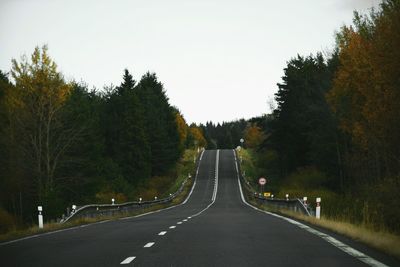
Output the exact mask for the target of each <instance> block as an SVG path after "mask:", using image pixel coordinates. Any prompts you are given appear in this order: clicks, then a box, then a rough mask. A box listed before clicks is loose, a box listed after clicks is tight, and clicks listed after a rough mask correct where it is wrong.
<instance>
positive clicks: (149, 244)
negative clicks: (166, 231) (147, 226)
mask: <svg viewBox="0 0 400 267" xmlns="http://www.w3.org/2000/svg"><path fill="white" fill-rule="evenodd" d="M153 245H154V242H149V243H147V244H146V245H144V248H150V247H152V246H153Z"/></svg>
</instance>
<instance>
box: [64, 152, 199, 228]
mask: <svg viewBox="0 0 400 267" xmlns="http://www.w3.org/2000/svg"><path fill="white" fill-rule="evenodd" d="M199 155H200V154H198V155H197V158H196V164H195V168H197V166H198V164H199ZM189 179H191V178H190V177H187V178H186V179H185V180H184V181H183V182H182V184H181V186H180V187H179V188H178V190H177V191H176V192H174V193H173V194H171V195H169V196H168V197H166V198H162V199H157V200H150V201H131V202H124V203H120V204H89V205H84V206H81V207H77V209H76V210H75V211H73V212H71V214H69V216H67V217H66V218H64V219H61V220H60V223H66V222H68V221H71V220H72V219H78V218H95V217H98V216H113V215H115V214H121V213H122V214H123V213H129V212H131V211H134V210H141V209H144V208H147V207H150V206H154V205H156V204H165V203H169V202H172V200H173V199H174V198H176V197H177V196H178V195H179V194H180V193H181V192H182V190H183V187H184V186H185V184H186V183H187V181H188V180H189Z"/></svg>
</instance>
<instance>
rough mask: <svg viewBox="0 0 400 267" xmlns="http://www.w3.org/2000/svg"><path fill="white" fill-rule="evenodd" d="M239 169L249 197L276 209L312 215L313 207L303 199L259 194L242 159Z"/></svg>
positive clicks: (243, 185) (243, 186) (241, 180)
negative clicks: (249, 178)
mask: <svg viewBox="0 0 400 267" xmlns="http://www.w3.org/2000/svg"><path fill="white" fill-rule="evenodd" d="M235 153H236V158H239V157H238V155H237V151H236V150H235ZM238 170H239V178H240V182H241V184H242V188H244V192H245V193H246V194H245V195H246V198H247V199H251V198H252V199H254V200H256V201H257V203H258V204H261V205H266V206H268V207H271V208H276V209H288V210H292V211H294V212H300V213H302V214H304V215H307V216H312V213H313V211H312V209H311V207H309V206H306V205H304V203H303V201H302V200H301V199H298V198H295V199H278V198H267V197H264V196H262V195H259V194H257V193H256V192H257V190H255V189H254V188H253V187H252V186H251V184H250V182H249V181H247V180H246V178H245V177H244V175H243V173H242V171H241V165H240V161H238Z"/></svg>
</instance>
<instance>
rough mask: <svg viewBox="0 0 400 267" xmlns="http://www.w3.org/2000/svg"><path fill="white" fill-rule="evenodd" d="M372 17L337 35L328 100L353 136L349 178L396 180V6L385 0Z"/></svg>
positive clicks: (399, 29) (399, 112) (399, 57)
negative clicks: (336, 63)
mask: <svg viewBox="0 0 400 267" xmlns="http://www.w3.org/2000/svg"><path fill="white" fill-rule="evenodd" d="M381 7H382V9H381V10H380V11H377V12H372V13H371V16H370V17H368V16H362V15H359V14H358V13H355V19H354V24H355V27H343V28H342V30H341V32H340V33H339V35H338V46H339V51H340V63H341V65H340V68H339V70H338V72H337V73H336V77H335V79H334V83H333V89H332V90H331V91H330V92H329V94H328V100H329V103H330V104H331V107H332V108H333V111H334V112H335V115H336V116H337V118H338V120H339V123H340V128H341V129H342V130H343V131H344V132H346V133H348V134H349V135H350V136H351V139H352V141H353V142H354V144H355V145H356V148H357V151H353V152H354V153H351V157H352V158H353V166H355V165H358V166H359V167H358V168H357V169H355V171H354V172H353V173H352V175H357V173H358V174H361V176H363V177H369V178H370V179H374V178H378V179H381V178H383V177H385V176H386V177H387V176H393V175H399V171H400V168H399V163H400V153H399V151H400V140H399V138H398V137H399V133H400V122H399V118H400V84H399V79H398V77H400V63H399V62H400V52H399V49H398V48H399V47H400V2H399V1H384V2H383V3H382V5H381Z"/></svg>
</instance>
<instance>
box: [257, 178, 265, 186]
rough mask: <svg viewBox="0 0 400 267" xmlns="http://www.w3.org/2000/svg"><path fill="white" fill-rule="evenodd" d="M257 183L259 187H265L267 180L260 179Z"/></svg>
mask: <svg viewBox="0 0 400 267" xmlns="http://www.w3.org/2000/svg"><path fill="white" fill-rule="evenodd" d="M258 183H259V184H260V185H265V184H266V183H267V179H265V178H264V177H261V178H260V179H258Z"/></svg>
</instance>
